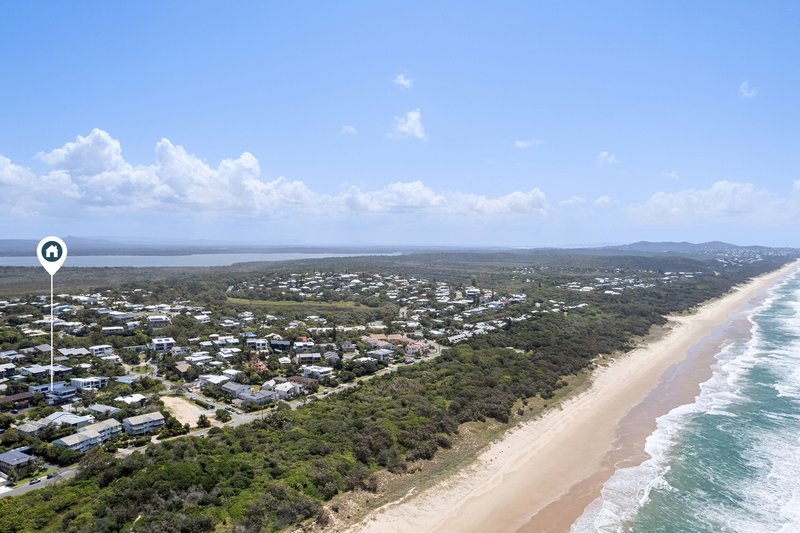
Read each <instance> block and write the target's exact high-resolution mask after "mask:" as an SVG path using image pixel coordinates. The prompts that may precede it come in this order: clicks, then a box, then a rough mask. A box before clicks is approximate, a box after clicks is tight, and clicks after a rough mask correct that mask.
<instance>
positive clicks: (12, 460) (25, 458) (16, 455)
mask: <svg viewBox="0 0 800 533" xmlns="http://www.w3.org/2000/svg"><path fill="white" fill-rule="evenodd" d="M31 459H32V457H31V456H30V455H27V454H24V453H22V452H19V451H17V450H11V451H8V452H5V453H0V463H5V464H7V465H12V466H19V465H24V464H28V462H29V461H30V460H31Z"/></svg>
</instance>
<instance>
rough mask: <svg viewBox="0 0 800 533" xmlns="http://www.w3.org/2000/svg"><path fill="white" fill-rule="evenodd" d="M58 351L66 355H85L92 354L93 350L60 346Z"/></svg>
mask: <svg viewBox="0 0 800 533" xmlns="http://www.w3.org/2000/svg"><path fill="white" fill-rule="evenodd" d="M58 351H59V352H60V353H61V355H63V356H64V357H83V356H86V355H91V352H90V351H89V350H87V349H86V348H59V349H58Z"/></svg>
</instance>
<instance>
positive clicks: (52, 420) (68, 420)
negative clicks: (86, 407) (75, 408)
mask: <svg viewBox="0 0 800 533" xmlns="http://www.w3.org/2000/svg"><path fill="white" fill-rule="evenodd" d="M45 420H46V421H47V422H48V423H49V424H53V425H55V426H69V427H74V428H79V427H82V426H85V425H87V424H91V423H92V422H94V417H93V416H92V415H86V416H81V415H76V414H74V413H69V412H67V411H57V412H55V413H52V414H50V415H48V416H46V417H44V418H43V419H42V420H41V421H42V422H44V421H45Z"/></svg>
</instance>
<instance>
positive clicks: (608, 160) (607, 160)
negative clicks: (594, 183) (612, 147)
mask: <svg viewBox="0 0 800 533" xmlns="http://www.w3.org/2000/svg"><path fill="white" fill-rule="evenodd" d="M616 163H617V156H615V155H614V154H610V153H608V152H605V151H603V152H600V153H599V154H597V168H603V167H606V166H608V165H614V164H616Z"/></svg>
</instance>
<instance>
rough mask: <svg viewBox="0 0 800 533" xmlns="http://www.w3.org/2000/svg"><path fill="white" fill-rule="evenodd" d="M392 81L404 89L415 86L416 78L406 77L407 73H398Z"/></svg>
mask: <svg viewBox="0 0 800 533" xmlns="http://www.w3.org/2000/svg"><path fill="white" fill-rule="evenodd" d="M392 82H393V83H394V84H395V85H399V86H400V87H402V88H404V89H410V88H412V87H413V86H414V80H412V79H411V78H406V75H405V74H398V75H397V76H395V78H394V79H393V80H392Z"/></svg>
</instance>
